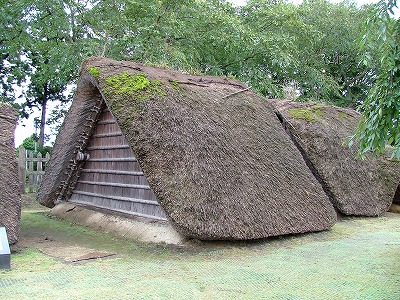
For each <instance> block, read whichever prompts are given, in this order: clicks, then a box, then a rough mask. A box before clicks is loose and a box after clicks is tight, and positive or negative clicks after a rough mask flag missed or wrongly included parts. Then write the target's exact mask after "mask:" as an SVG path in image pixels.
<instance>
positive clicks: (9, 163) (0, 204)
mask: <svg viewBox="0 0 400 300" xmlns="http://www.w3.org/2000/svg"><path fill="white" fill-rule="evenodd" d="M17 119H18V115H17V113H16V111H15V110H14V109H13V108H12V107H11V106H9V105H7V104H3V103H0V153H1V156H0V168H1V172H0V226H5V228H6V231H7V235H8V240H9V243H10V244H14V243H16V242H17V241H18V237H19V232H20V220H21V195H20V193H19V183H18V165H17V155H16V152H15V148H14V131H15V126H16V122H17Z"/></svg>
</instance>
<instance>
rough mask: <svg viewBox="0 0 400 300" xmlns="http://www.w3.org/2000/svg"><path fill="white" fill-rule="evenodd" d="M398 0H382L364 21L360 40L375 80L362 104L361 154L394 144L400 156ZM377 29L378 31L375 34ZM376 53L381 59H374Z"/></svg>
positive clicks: (359, 139) (360, 124) (394, 152)
mask: <svg viewBox="0 0 400 300" xmlns="http://www.w3.org/2000/svg"><path fill="white" fill-rule="evenodd" d="M394 7H397V0H389V1H383V0H382V1H380V2H379V3H378V4H377V5H376V6H375V9H374V11H373V12H372V14H371V16H370V17H369V18H368V20H367V22H366V24H365V31H364V34H363V36H362V38H361V40H360V49H361V52H362V53H363V54H364V60H363V63H364V64H365V65H367V66H369V67H371V69H372V70H373V71H374V76H375V82H374V85H373V87H372V89H371V91H370V92H369V94H368V97H367V98H366V99H365V101H364V102H363V103H362V105H361V110H362V115H363V117H362V119H361V121H360V123H359V125H358V131H357V134H356V135H355V136H354V137H353V139H352V140H351V142H350V143H353V141H354V139H356V140H358V141H359V154H360V155H361V156H364V154H365V153H367V152H371V151H372V152H374V153H376V154H382V153H384V152H385V150H386V148H387V145H389V146H392V147H393V149H392V157H395V156H396V157H397V159H400V129H399V120H400V20H399V19H397V20H396V19H394V18H393V15H394V13H393V8H394ZM375 32H377V33H378V35H377V36H376V34H375ZM373 53H376V54H377V55H378V57H379V59H378V60H377V61H376V60H373V59H372V54H373Z"/></svg>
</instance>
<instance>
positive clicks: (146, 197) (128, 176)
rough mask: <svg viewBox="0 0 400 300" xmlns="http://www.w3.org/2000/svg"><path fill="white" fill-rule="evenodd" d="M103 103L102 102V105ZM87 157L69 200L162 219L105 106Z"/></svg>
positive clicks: (117, 127) (163, 215) (113, 119)
mask: <svg viewBox="0 0 400 300" xmlns="http://www.w3.org/2000/svg"><path fill="white" fill-rule="evenodd" d="M103 106H104V105H103ZM84 152H85V154H87V155H86V157H88V159H87V160H86V161H85V162H84V164H83V165H82V168H81V169H80V170H78V172H79V177H78V180H77V181H76V183H75V185H74V187H73V189H72V190H71V193H69V194H70V195H69V199H68V201H69V202H73V203H78V204H84V205H88V206H94V207H98V208H103V209H109V210H113V211H117V212H122V213H127V214H131V215H136V216H141V217H147V218H151V219H158V220H166V215H165V212H164V211H163V209H162V208H161V207H160V206H159V204H158V202H157V200H156V196H155V194H154V192H153V191H152V190H151V188H150V186H149V183H148V181H147V180H146V177H145V175H144V174H143V171H142V169H141V168H140V165H139V163H138V161H137V159H136V158H135V155H134V153H133V151H132V149H131V148H130V146H129V145H128V143H127V141H126V139H125V137H124V136H123V133H122V131H121V129H120V127H119V126H118V123H117V121H116V120H115V118H114V117H113V115H112V113H111V112H110V111H109V109H108V108H107V107H105V108H104V109H103V110H102V112H101V113H100V116H99V118H98V120H97V122H96V125H95V127H94V129H93V131H92V135H91V136H90V139H89V143H88V147H87V148H86V149H84Z"/></svg>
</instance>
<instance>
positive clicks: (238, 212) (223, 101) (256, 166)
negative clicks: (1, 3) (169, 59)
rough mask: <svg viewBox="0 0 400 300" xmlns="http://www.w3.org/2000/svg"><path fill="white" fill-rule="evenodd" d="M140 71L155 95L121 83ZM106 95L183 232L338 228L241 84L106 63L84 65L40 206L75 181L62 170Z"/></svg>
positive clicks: (265, 107)
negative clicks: (88, 121)
mask: <svg viewBox="0 0 400 300" xmlns="http://www.w3.org/2000/svg"><path fill="white" fill-rule="evenodd" d="M127 74H129V75H127ZM137 74H145V75H146V77H147V79H149V80H150V82H152V87H151V88H148V89H147V92H145V91H139V92H138V91H134V89H133V90H130V91H129V92H128V94H127V91H126V89H125V90H124V88H126V85H125V86H124V87H121V86H118V82H117V81H118V80H119V79H121V78H122V77H123V76H125V77H129V78H132V77H133V76H136V75H137ZM121 76H122V77H121ZM117 78H119V79H118V80H117ZM113 80H114V81H113ZM128 81H129V80H128ZM149 90H150V91H149ZM129 93H131V96H129ZM140 93H141V94H140ZM132 95H136V96H132ZM101 99H104V100H105V102H106V104H107V106H108V107H109V109H110V110H111V112H112V114H113V115H114V117H115V118H116V119H117V122H118V124H119V126H120V127H121V129H122V132H123V133H124V135H125V137H126V139H127V141H128V143H129V145H130V146H131V148H132V150H133V152H134V153H135V156H136V157H137V159H138V161H139V163H140V166H141V168H142V169H143V171H144V173H145V175H146V177H147V179H148V181H149V183H150V186H151V188H152V189H153V191H154V192H155V194H156V197H157V200H158V202H159V204H160V205H161V206H162V207H163V209H164V210H165V212H166V214H167V216H168V218H169V220H170V222H171V223H172V224H173V226H174V227H175V228H176V229H177V230H178V231H179V232H181V233H183V234H184V235H185V236H189V237H195V238H200V239H256V238H264V237H268V236H275V235H282V234H291V233H300V232H308V231H319V230H324V229H327V228H330V227H331V226H332V225H333V223H334V222H335V220H336V213H335V211H334V209H333V207H332V205H331V204H330V202H329V200H328V197H327V196H326V195H325V193H324V191H323V190H322V188H321V185H320V184H319V183H318V182H317V180H316V179H315V178H314V176H313V175H312V173H311V172H310V171H309V169H308V168H307V166H306V164H305V162H304V161H303V159H302V156H301V154H300V152H299V151H298V150H297V148H296V147H295V146H294V145H293V143H292V142H291V140H290V138H289V136H288V135H287V134H286V133H285V132H284V130H283V128H282V126H281V124H280V122H279V120H278V118H277V117H276V115H275V114H274V112H273V109H272V107H271V106H270V105H269V104H268V103H267V101H266V100H264V99H263V98H262V97H260V96H258V95H256V94H255V93H254V92H252V91H251V90H248V89H247V87H246V86H244V85H243V84H242V83H240V82H238V81H233V80H228V79H222V78H217V77H200V76H190V75H183V74H181V73H180V72H172V71H168V70H165V69H157V68H151V67H146V66H143V65H140V64H135V63H130V62H119V61H113V60H110V59H103V58H91V59H89V60H87V61H86V62H85V63H84V65H83V66H82V69H81V74H80V79H79V82H78V88H77V92H76V95H75V98H74V101H73V104H72V107H71V110H70V112H69V114H68V116H67V118H66V119H65V122H64V125H63V126H62V128H61V131H60V134H59V135H58V137H57V140H56V143H55V147H54V150H53V154H52V157H51V160H50V162H49V163H48V165H47V171H46V175H45V178H44V181H43V185H42V188H41V189H40V191H39V194H38V198H39V201H40V202H41V203H42V204H44V205H46V206H50V207H51V206H54V202H55V200H56V199H57V195H58V193H59V186H60V183H61V181H65V180H68V179H67V178H66V175H64V171H65V170H66V168H67V166H68V164H69V161H70V160H71V159H73V158H74V155H75V154H74V150H75V149H76V147H80V146H82V144H80V142H79V141H78V140H79V137H80V135H81V133H82V130H83V129H82V127H83V126H82V125H83V124H84V120H85V119H86V118H88V117H90V116H91V115H92V114H93V113H92V111H91V110H92V109H93V107H94V106H98V105H99V100H100V101H101ZM82 147H84V146H82ZM61 200H65V199H61Z"/></svg>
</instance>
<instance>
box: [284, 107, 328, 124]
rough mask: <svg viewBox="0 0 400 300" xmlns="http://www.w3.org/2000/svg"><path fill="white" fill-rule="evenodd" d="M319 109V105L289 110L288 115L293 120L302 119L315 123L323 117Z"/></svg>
mask: <svg viewBox="0 0 400 300" xmlns="http://www.w3.org/2000/svg"><path fill="white" fill-rule="evenodd" d="M321 107H322V106H320V105H314V106H312V107H306V108H292V109H289V111H288V113H289V115H290V116H291V117H293V118H295V119H302V120H306V121H307V122H315V121H317V120H318V119H321V118H322V117H323V115H324V113H323V112H322V110H321V109H320V108H321Z"/></svg>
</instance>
